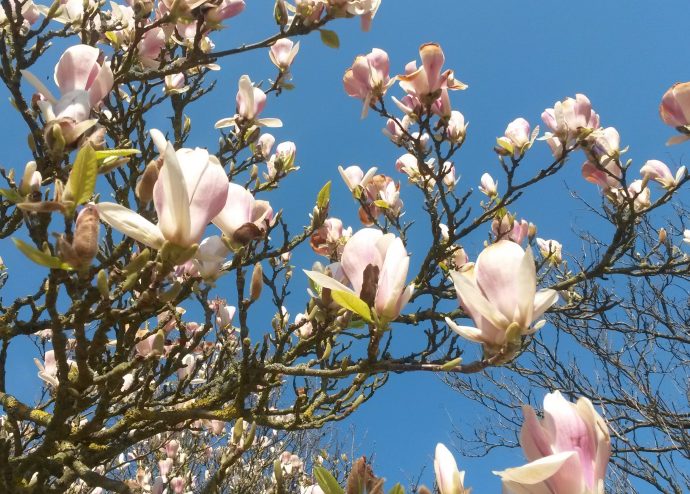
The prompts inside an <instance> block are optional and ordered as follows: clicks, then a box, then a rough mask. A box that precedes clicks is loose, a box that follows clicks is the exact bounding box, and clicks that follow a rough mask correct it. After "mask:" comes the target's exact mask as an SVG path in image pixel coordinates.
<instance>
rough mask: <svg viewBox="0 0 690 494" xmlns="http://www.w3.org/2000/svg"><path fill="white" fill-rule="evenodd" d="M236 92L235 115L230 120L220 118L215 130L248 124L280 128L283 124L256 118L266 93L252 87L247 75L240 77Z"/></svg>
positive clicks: (262, 107)
mask: <svg viewBox="0 0 690 494" xmlns="http://www.w3.org/2000/svg"><path fill="white" fill-rule="evenodd" d="M238 88H239V89H238V91H237V97H236V102H237V113H236V114H235V115H234V116H233V117H230V118H222V119H220V120H218V121H217V122H216V125H215V127H216V129H222V128H225V127H230V126H237V125H238V124H239V123H243V122H248V123H251V124H254V125H258V126H264V127H282V126H283V122H281V121H280V120H279V119H277V118H258V116H259V114H260V113H261V112H262V111H263V109H264V107H265V106H266V93H264V92H263V91H262V90H261V89H259V88H258V87H254V85H253V84H252V81H251V80H250V79H249V76H248V75H243V76H242V77H240V81H239V84H238Z"/></svg>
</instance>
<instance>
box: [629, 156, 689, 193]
mask: <svg viewBox="0 0 690 494" xmlns="http://www.w3.org/2000/svg"><path fill="white" fill-rule="evenodd" d="M640 173H641V174H642V176H643V177H645V178H646V179H647V180H655V181H657V182H659V183H660V184H661V185H662V187H663V188H664V189H670V188H672V187H675V186H677V185H678V184H679V183H680V181H681V180H682V179H683V178H684V177H685V167H684V166H681V167H680V168H678V171H676V175H675V176H674V175H673V174H672V173H671V170H669V168H668V166H666V164H665V163H663V162H661V161H659V160H648V161H647V162H646V163H645V164H644V166H643V167H642V168H640Z"/></svg>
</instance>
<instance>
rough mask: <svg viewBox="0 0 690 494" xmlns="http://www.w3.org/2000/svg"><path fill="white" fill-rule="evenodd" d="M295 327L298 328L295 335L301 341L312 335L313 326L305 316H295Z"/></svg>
mask: <svg viewBox="0 0 690 494" xmlns="http://www.w3.org/2000/svg"><path fill="white" fill-rule="evenodd" d="M295 326H297V327H298V329H297V335H298V336H299V337H300V338H302V339H307V338H309V337H311V335H312V334H313V333H314V326H313V325H312V323H311V321H310V320H309V319H308V317H307V315H306V314H303V313H301V312H300V313H299V314H297V315H296V316H295Z"/></svg>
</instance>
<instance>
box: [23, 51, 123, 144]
mask: <svg viewBox="0 0 690 494" xmlns="http://www.w3.org/2000/svg"><path fill="white" fill-rule="evenodd" d="M22 75H23V76H24V77H25V78H26V80H27V81H28V82H29V83H30V84H31V85H32V86H34V87H35V88H36V90H37V91H38V92H39V93H40V94H41V96H42V97H43V99H41V100H39V101H38V102H37V104H38V106H39V108H40V110H41V113H42V115H43V118H44V119H45V121H46V122H47V123H48V124H50V123H53V122H54V123H57V124H58V125H59V126H60V130H61V132H62V134H63V137H64V139H65V142H66V143H67V144H72V143H73V142H75V141H76V140H77V139H78V138H79V137H80V136H81V135H82V134H83V133H84V132H85V131H86V130H88V129H89V128H91V127H92V126H93V125H95V124H96V120H95V119H91V120H89V117H90V116H91V110H92V109H93V108H97V107H98V105H100V103H101V101H102V100H103V99H104V98H105V97H106V96H107V95H108V93H109V92H110V90H111V89H112V87H113V82H114V79H113V73H112V71H111V70H110V64H109V63H108V62H103V61H102V58H101V51H100V50H99V49H98V48H94V47H93V46H88V45H76V46H72V47H70V48H68V49H67V50H65V52H64V53H63V54H62V56H61V57H60V60H59V61H58V63H57V65H56V66H55V84H56V85H57V86H58V88H59V89H60V98H59V99H57V98H55V96H53V94H52V93H51V92H50V90H48V89H47V88H46V86H45V85H44V84H43V83H42V82H41V81H40V80H39V79H38V78H37V77H36V76H34V75H33V74H32V73H31V72H29V71H27V70H23V71H22Z"/></svg>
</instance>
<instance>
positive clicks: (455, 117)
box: [446, 110, 468, 144]
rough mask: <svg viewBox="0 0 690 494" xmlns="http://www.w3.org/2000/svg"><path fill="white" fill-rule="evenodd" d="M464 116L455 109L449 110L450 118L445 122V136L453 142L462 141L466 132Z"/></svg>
mask: <svg viewBox="0 0 690 494" xmlns="http://www.w3.org/2000/svg"><path fill="white" fill-rule="evenodd" d="M467 125H468V124H467V123H466V122H465V116H464V115H463V114H462V113H460V112H459V111H457V110H453V111H451V112H450V118H449V119H448V123H447V124H446V137H447V138H448V140H449V141H450V142H451V143H453V144H458V143H462V141H464V140H465V135H466V134H467Z"/></svg>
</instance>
